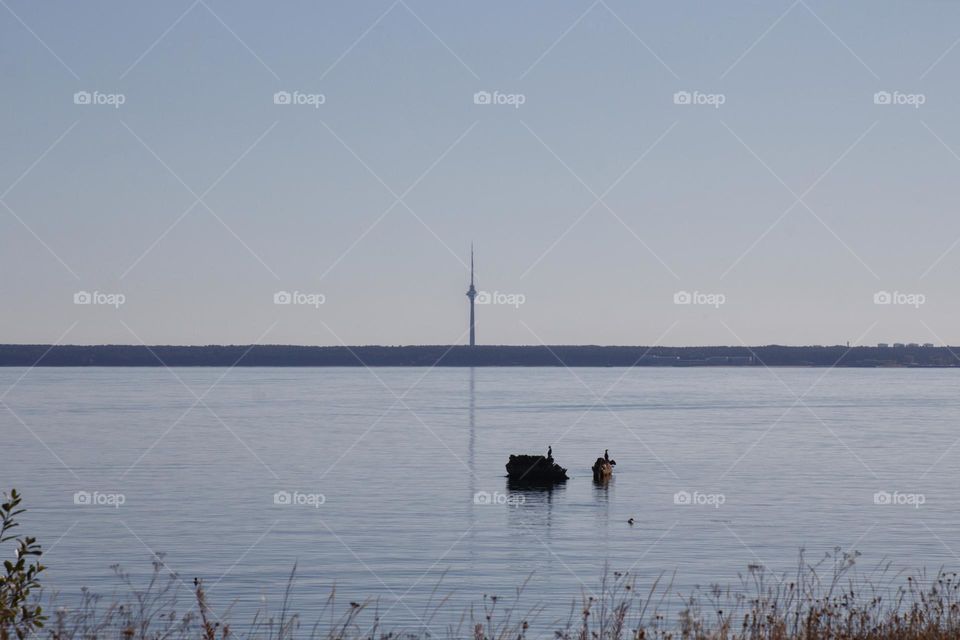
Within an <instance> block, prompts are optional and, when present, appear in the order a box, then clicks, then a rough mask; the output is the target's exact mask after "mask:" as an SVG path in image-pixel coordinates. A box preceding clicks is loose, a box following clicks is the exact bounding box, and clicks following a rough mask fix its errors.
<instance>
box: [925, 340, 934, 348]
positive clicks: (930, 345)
mask: <svg viewBox="0 0 960 640" xmlns="http://www.w3.org/2000/svg"><path fill="white" fill-rule="evenodd" d="M923 348H924V349H933V343H932V342H924V343H923Z"/></svg>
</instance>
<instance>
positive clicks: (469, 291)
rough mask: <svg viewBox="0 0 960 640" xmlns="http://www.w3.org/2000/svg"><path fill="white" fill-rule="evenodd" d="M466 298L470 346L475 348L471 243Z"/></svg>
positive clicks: (475, 295)
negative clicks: (467, 302)
mask: <svg viewBox="0 0 960 640" xmlns="http://www.w3.org/2000/svg"><path fill="white" fill-rule="evenodd" d="M467 297H468V298H470V346H471V347H473V346H476V344H477V334H476V324H475V323H474V317H475V316H474V312H473V306H474V300H476V298H477V289H476V287H474V286H473V243H472V242H471V243H470V288H469V289H467Z"/></svg>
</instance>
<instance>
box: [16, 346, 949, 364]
mask: <svg viewBox="0 0 960 640" xmlns="http://www.w3.org/2000/svg"><path fill="white" fill-rule="evenodd" d="M955 351H956V349H953V348H951V347H933V346H921V345H903V346H889V347H877V346H872V347H846V346H843V345H835V346H808V347H787V346H779V345H766V346H757V347H733V346H713V347H644V346H635V347H628V346H608V347H604V346H593V345H573V346H570V345H566V346H565V345H556V346H553V345H551V346H492V345H491V346H486V345H485V346H476V347H469V346H464V345H454V346H450V345H421V346H356V347H353V346H351V347H344V346H334V347H310V346H292V345H209V346H170V345H156V346H142V345H87V346H84V345H49V344H47V345H43V344H39V345H18V344H5V345H0V367H32V366H40V367H160V366H168V367H232V366H241V367H362V366H369V367H431V366H441V367H631V366H643V367H651V366H652V367H717V366H722V367H731V366H733V367H750V366H754V367H758V366H769V367H832V366H837V367H863V368H873V367H937V368H942V367H957V366H960V358H958V357H957V356H956V355H954V353H955Z"/></svg>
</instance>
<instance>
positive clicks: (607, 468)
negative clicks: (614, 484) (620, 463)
mask: <svg viewBox="0 0 960 640" xmlns="http://www.w3.org/2000/svg"><path fill="white" fill-rule="evenodd" d="M615 464H617V463H616V462H614V461H613V460H606V459H604V458H597V461H596V462H594V463H593V467H592V469H593V479H594V480H607V479H608V478H610V477H611V476H612V475H613V465H615Z"/></svg>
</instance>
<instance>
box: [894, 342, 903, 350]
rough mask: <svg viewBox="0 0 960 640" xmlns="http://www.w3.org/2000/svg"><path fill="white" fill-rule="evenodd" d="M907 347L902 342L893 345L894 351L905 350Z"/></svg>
mask: <svg viewBox="0 0 960 640" xmlns="http://www.w3.org/2000/svg"><path fill="white" fill-rule="evenodd" d="M905 346H906V345H905V344H903V343H902V342H894V343H893V348H894V349H903V348H904V347H905Z"/></svg>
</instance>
